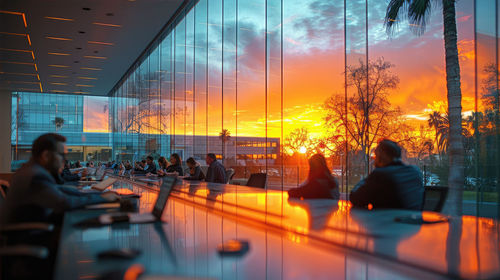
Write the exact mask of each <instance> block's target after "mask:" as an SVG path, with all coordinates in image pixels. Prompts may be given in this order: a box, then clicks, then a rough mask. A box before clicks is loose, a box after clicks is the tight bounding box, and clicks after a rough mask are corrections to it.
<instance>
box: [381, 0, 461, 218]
mask: <svg viewBox="0 0 500 280" xmlns="http://www.w3.org/2000/svg"><path fill="white" fill-rule="evenodd" d="M439 1H440V2H442V8H443V25H444V30H443V35H444V49H445V61H446V87H447V90H448V112H449V132H450V133H449V135H448V158H449V163H450V164H449V174H448V187H449V195H448V205H447V208H446V209H447V210H446V211H447V212H449V213H450V214H453V215H461V214H462V194H463V185H464V182H465V174H464V147H463V142H462V136H461V133H460V132H461V131H462V91H461V89H460V64H459V62H458V48H457V24H456V19H455V17H456V15H455V0H391V1H390V2H389V5H388V6H387V12H386V15H385V25H386V28H387V32H388V33H389V34H391V31H392V28H393V27H394V26H395V25H396V24H397V23H398V19H399V18H400V11H406V12H407V14H406V17H407V18H408V20H409V22H410V24H411V25H410V26H411V29H412V31H414V32H415V33H416V34H417V35H421V34H423V32H424V31H425V24H426V22H427V21H428V20H429V16H430V14H431V13H430V11H431V9H432V7H435V6H433V5H431V2H439Z"/></svg>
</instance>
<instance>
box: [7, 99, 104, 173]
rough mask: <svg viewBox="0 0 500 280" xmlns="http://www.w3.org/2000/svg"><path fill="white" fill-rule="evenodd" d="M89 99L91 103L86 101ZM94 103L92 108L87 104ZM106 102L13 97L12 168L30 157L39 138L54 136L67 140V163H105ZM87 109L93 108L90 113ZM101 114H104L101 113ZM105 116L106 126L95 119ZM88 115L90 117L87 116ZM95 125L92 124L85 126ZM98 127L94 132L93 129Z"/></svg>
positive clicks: (102, 100)
mask: <svg viewBox="0 0 500 280" xmlns="http://www.w3.org/2000/svg"><path fill="white" fill-rule="evenodd" d="M89 98H92V99H94V100H92V101H89V100H88V99H89ZM89 102H93V103H94V104H88V103H89ZM107 103H108V98H106V97H104V98H96V97H86V96H81V95H70V94H44V93H28V92H15V93H13V94H12V136H11V146H12V157H13V158H12V160H13V167H17V166H18V163H19V162H23V161H26V160H28V159H29V158H30V156H31V145H32V143H33V141H34V140H35V139H36V138H37V137H38V136H40V135H41V134H44V133H47V132H55V133H59V134H62V135H64V136H65V137H66V139H67V143H66V144H67V146H68V155H67V159H68V160H70V161H76V160H80V161H90V160H93V161H108V160H110V159H111V157H112V153H111V150H112V149H111V141H110V139H111V137H110V134H109V132H107V116H108V112H107V106H108V105H107ZM88 105H90V106H92V109H91V110H89V108H87V107H88ZM103 111H104V112H103ZM99 114H100V115H104V116H106V119H105V120H106V122H105V123H102V122H101V120H100V119H98V118H97V119H96V118H94V117H95V116H96V115H99ZM88 115H91V116H88ZM88 122H94V123H88ZM96 126H97V127H98V129H97V131H99V132H93V130H96V129H92V128H93V127H96Z"/></svg>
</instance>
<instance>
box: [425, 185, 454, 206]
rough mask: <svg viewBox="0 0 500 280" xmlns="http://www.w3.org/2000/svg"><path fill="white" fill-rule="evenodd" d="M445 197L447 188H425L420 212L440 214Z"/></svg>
mask: <svg viewBox="0 0 500 280" xmlns="http://www.w3.org/2000/svg"><path fill="white" fill-rule="evenodd" d="M447 195H448V187H443V186H425V191H424V205H423V209H422V210H425V211H434V212H441V210H442V209H443V205H444V202H445V201H446V196H447Z"/></svg>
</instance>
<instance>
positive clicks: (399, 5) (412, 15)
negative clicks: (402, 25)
mask: <svg viewBox="0 0 500 280" xmlns="http://www.w3.org/2000/svg"><path fill="white" fill-rule="evenodd" d="M432 2H436V3H438V2H439V1H438V0H390V2H389V4H388V5H387V11H386V15H385V23H384V25H385V28H386V31H387V34H388V35H389V36H391V35H392V33H393V30H394V26H397V24H398V23H399V22H400V21H401V20H403V19H408V22H409V25H410V30H411V31H412V32H413V33H415V34H416V35H419V36H420V35H422V34H423V33H424V32H425V28H426V25H427V23H428V21H429V19H430V13H431V10H432V9H433V4H432Z"/></svg>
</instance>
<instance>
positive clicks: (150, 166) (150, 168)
mask: <svg viewBox="0 0 500 280" xmlns="http://www.w3.org/2000/svg"><path fill="white" fill-rule="evenodd" d="M148 173H151V174H156V165H155V163H154V161H153V157H152V156H148V157H147V158H146V164H145V165H144V167H143V169H142V170H137V171H134V174H148Z"/></svg>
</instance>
